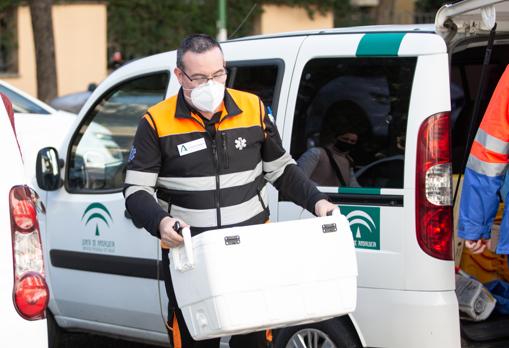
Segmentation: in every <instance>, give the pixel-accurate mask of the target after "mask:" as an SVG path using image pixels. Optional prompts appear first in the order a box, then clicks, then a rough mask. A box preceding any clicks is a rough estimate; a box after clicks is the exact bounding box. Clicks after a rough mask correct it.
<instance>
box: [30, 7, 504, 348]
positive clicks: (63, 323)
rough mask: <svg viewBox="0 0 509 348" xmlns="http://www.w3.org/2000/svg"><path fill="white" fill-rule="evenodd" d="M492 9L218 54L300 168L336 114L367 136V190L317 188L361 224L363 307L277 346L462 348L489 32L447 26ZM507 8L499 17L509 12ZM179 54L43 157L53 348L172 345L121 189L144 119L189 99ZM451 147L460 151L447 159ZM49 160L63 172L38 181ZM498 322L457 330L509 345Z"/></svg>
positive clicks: (278, 212)
mask: <svg viewBox="0 0 509 348" xmlns="http://www.w3.org/2000/svg"><path fill="white" fill-rule="evenodd" d="M496 2H498V1H493V0H491V1H488V0H484V1H468V0H466V1H463V2H460V3H457V4H456V5H454V6H451V7H447V9H445V10H444V11H445V12H443V13H444V17H441V18H443V19H442V20H441V21H440V22H439V23H438V24H439V25H440V26H439V27H440V33H441V35H439V34H437V30H436V29H435V27H434V26H432V25H407V26H372V27H356V28H344V29H330V30H316V31H307V32H299V33H288V34H279V35H270V36H257V37H248V38H244V39H237V40H232V41H227V42H224V43H222V47H223V50H224V53H225V57H226V60H227V64H228V71H229V74H228V81H227V84H228V86H229V87H232V88H236V89H240V90H246V91H251V92H253V93H256V94H257V95H259V96H260V97H261V98H262V99H263V101H264V103H265V104H266V105H267V106H270V107H271V108H272V111H273V115H274V117H275V119H276V124H277V126H278V128H279V131H280V133H281V136H282V139H283V144H284V146H285V147H286V149H288V151H290V153H291V154H292V155H293V156H294V157H295V158H299V157H300V156H301V155H302V153H304V152H305V151H306V150H307V148H308V147H310V146H318V145H320V144H319V143H317V142H319V141H320V133H321V132H322V131H323V129H322V119H323V115H324V114H325V113H326V111H327V109H328V108H329V107H330V106H331V105H333V104H335V105H337V104H338V103H340V104H341V103H346V104H355V105H357V107H360V108H361V109H362V110H363V112H362V113H359V115H358V117H356V118H355V122H354V123H355V124H356V125H357V126H358V132H359V139H360V140H359V143H358V146H357V148H356V149H355V150H354V151H352V152H351V156H352V158H353V159H354V163H355V170H356V179H357V181H358V183H359V184H360V187H340V188H338V187H329V186H320V188H321V190H323V191H324V192H327V193H329V195H330V197H331V199H332V200H333V201H334V202H336V203H337V204H338V205H339V206H340V209H341V211H342V213H343V214H344V215H346V216H347V217H348V219H349V221H350V226H351V228H352V231H353V235H354V239H355V243H356V248H357V258H358V266H359V277H358V303H357V309H356V311H355V312H354V313H353V314H352V315H350V316H346V317H341V318H336V319H332V320H329V321H326V322H323V323H320V324H314V325H305V326H302V327H293V328H285V329H281V330H279V331H278V332H276V334H275V342H274V343H275V346H276V347H278V348H279V347H286V346H292V344H293V343H295V344H296V346H305V347H321V346H330V347H447V348H449V347H460V345H461V339H462V338H460V320H459V315H458V303H457V299H456V296H455V292H454V289H455V283H454V261H453V230H452V207H451V202H452V197H451V191H452V189H451V186H452V185H451V181H452V180H451V169H452V168H454V169H456V168H457V167H459V166H457V164H458V163H460V162H461V157H462V156H461V154H462V151H463V150H464V147H465V145H464V144H465V139H464V138H465V133H466V130H465V126H463V124H464V123H465V121H468V120H469V119H470V116H471V109H472V106H473V104H474V98H475V91H476V87H477V85H478V83H479V75H480V71H481V65H482V62H483V56H484V51H485V47H486V44H487V33H488V31H487V30H484V29H483V26H482V25H481V20H480V18H481V16H480V13H479V12H478V11H477V12H474V13H467V14H466V17H463V19H457V18H449V17H450V14H452V13H455V12H458V13H461V12H462V11H465V8H469V9H472V6H473V5H475V6H477V7H479V6H485V5H488V4H490V3H496ZM500 5H501V10H502V12H499V14H500V13H503V10H504V8H506V9H507V8H508V7H507V6H506V4H504V3H503V4H500ZM497 6H498V5H497ZM500 16H501V17H502V18H503V16H502V15H500ZM444 20H446V21H444ZM444 22H445V23H446V25H445V27H444V26H442V24H443V23H444ZM498 28H499V30H500V34H499V35H498V36H497V39H496V41H495V48H494V51H493V56H492V59H491V63H490V65H489V66H488V73H489V79H488V81H489V82H488V87H487V89H486V90H485V91H484V94H485V96H486V97H485V98H484V99H483V103H484V106H485V104H486V103H487V101H488V100H489V96H490V95H491V91H492V90H493V88H494V86H495V84H496V81H498V77H499V76H500V74H501V73H502V71H503V70H504V68H505V66H506V65H507V63H508V62H509V58H508V57H509V40H508V37H507V36H505V35H506V34H505V33H504V30H505V32H506V33H507V32H509V28H507V27H504V25H503V23H502V22H500V23H499V25H498ZM444 38H445V39H444ZM175 58H176V56H175V51H172V52H167V53H162V54H158V55H154V56H151V57H147V58H144V59H140V60H138V61H135V62H132V63H130V64H128V65H127V66H124V67H122V68H120V69H118V70H116V71H115V72H114V73H113V74H112V75H110V76H109V77H108V78H107V79H106V80H105V81H104V82H103V83H101V84H100V85H99V86H98V87H97V89H96V90H95V91H94V93H93V95H92V96H91V98H90V99H89V100H88V101H87V103H86V104H85V106H84V107H83V109H82V110H81V112H80V114H79V117H78V118H79V123H77V124H76V127H75V129H74V130H73V132H72V134H69V137H68V139H67V141H65V142H64V144H63V146H62V147H61V148H59V149H57V150H58V151H57V150H55V149H51V148H46V149H43V150H42V151H41V152H40V155H39V160H38V163H37V168H38V177H37V178H38V182H39V186H40V187H41V188H42V190H41V192H42V196H43V199H44V201H45V202H46V204H47V207H48V213H47V216H46V217H47V218H46V221H45V224H44V246H45V251H46V255H45V256H46V260H47V261H48V273H49V280H50V290H51V293H52V298H51V301H50V304H49V308H50V311H51V314H52V315H50V316H49V319H50V320H49V325H50V326H51V330H50V332H51V335H50V337H49V340H50V344H52V346H53V347H58V342H59V340H60V339H61V337H62V334H64V332H66V331H67V332H70V331H75V330H76V331H89V332H94V333H98V334H104V335H113V336H119V337H123V338H125V339H129V340H137V341H143V342H148V343H155V344H160V345H166V344H167V335H166V330H165V328H164V316H165V314H166V313H165V312H166V308H167V307H166V294H165V290H164V284H163V282H162V281H161V279H160V274H161V272H160V271H161V270H160V253H159V250H160V249H159V243H158V241H157V240H156V239H154V238H153V237H152V236H150V235H149V234H148V233H146V232H145V231H143V230H141V229H139V228H137V227H136V226H134V225H133V223H132V221H131V220H130V218H129V215H128V214H127V213H126V211H125V207H124V198H123V195H122V192H121V191H122V185H123V181H124V175H125V166H126V162H127V158H128V155H129V150H130V146H131V143H132V140H133V136H134V133H135V130H136V127H137V125H138V121H139V119H140V117H141V116H142V115H143V114H144V112H145V110H146V108H147V107H148V106H150V105H152V104H155V103H157V102H159V101H161V100H163V99H164V98H166V97H169V96H171V95H173V94H175V93H177V91H178V89H179V85H178V81H177V79H176V78H175V77H174V76H173V75H172V71H173V69H174V65H175ZM451 90H453V93H452V95H453V106H454V109H453V110H452V113H451V92H450V91H451ZM451 115H452V117H451ZM451 127H452V140H450V139H451V138H450V136H449V135H450V130H451ZM451 145H452V149H453V154H454V155H456V153H458V154H460V155H459V156H453V157H452V160H451V156H450V147H451ZM57 152H58V155H57ZM53 157H55V158H60V160H59V161H58V163H57V162H56V161H51V158H53ZM43 161H49V162H52V163H53V168H49V169H48V170H43V168H41V166H40V164H41V163H42V162H43ZM451 162H452V165H451ZM318 184H319V183H318ZM270 210H271V219H272V220H276V221H283V220H291V219H299V218H302V217H305V216H309V215H310V214H309V213H308V212H306V211H304V210H303V209H301V208H299V207H297V206H296V205H294V204H292V203H289V202H288V201H286V200H285V197H282V196H281V195H278V193H277V191H276V190H274V189H271V191H270ZM331 267H334V265H331ZM302 276H303V277H306V275H305V274H302ZM496 320H497V322H495V323H494V325H490V321H487V322H483V323H478V325H476V323H474V324H472V323H470V324H468V325H463V323H462V325H461V327H462V330H463V335H462V337H463V339H464V341H465V342H467V341H468V342H470V343H471V342H474V341H476V340H477V341H479V340H487V339H491V338H497V339H498V340H499V341H502V342H509V333H508V331H507V330H505V332H501V331H500V330H498V331H497V329H496V325H495V324H497V323H498V324H500V321H502V323H503V322H504V321H505V322H507V320H509V318H497V319H496ZM491 324H493V323H491ZM502 327H504V326H502ZM505 327H507V326H505ZM298 342H300V343H298ZM299 344H300V345H299Z"/></svg>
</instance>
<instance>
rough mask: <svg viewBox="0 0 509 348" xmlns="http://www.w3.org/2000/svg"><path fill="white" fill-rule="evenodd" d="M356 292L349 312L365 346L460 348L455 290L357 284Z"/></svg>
mask: <svg viewBox="0 0 509 348" xmlns="http://www.w3.org/2000/svg"><path fill="white" fill-rule="evenodd" d="M357 294H358V297H357V309H356V310H355V312H354V313H353V315H352V316H353V318H354V320H355V321H356V324H357V325H356V326H357V328H358V330H359V332H358V333H359V336H361V341H362V342H363V343H365V344H366V346H367V347H391V348H397V347H405V348H407V347H412V348H419V347H434V348H438V347H444V348H445V347H446V348H460V346H461V341H460V326H459V325H460V324H459V313H458V301H457V299H456V294H455V292H454V291H436V292H431V291H427V292H419V291H399V290H384V289H368V288H358V293H357Z"/></svg>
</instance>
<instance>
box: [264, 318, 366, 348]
mask: <svg viewBox="0 0 509 348" xmlns="http://www.w3.org/2000/svg"><path fill="white" fill-rule="evenodd" d="M295 347H299V348H322V347H327V348H360V347H362V345H361V343H360V342H359V339H358V337H357V334H356V332H355V330H354V328H353V326H352V324H351V323H350V322H349V320H348V319H347V318H346V317H342V318H335V319H331V320H327V321H323V322H320V323H315V324H305V325H299V326H294V327H288V328H284V329H280V330H278V333H277V335H276V337H275V340H274V348H295Z"/></svg>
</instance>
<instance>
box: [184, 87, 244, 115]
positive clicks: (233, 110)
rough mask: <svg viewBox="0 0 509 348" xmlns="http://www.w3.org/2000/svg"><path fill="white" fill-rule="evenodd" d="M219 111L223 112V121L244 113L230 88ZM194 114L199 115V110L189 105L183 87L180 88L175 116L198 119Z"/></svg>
mask: <svg viewBox="0 0 509 348" xmlns="http://www.w3.org/2000/svg"><path fill="white" fill-rule="evenodd" d="M218 111H220V112H221V118H220V120H221V121H222V120H223V119H225V118H227V117H232V116H236V115H239V114H240V113H242V110H241V109H240V108H239V106H238V105H237V103H235V100H233V97H232V96H231V94H230V93H229V92H228V88H227V89H226V90H225V92H224V99H223V103H222V104H221V107H220V109H219V110H218ZM193 114H194V115H196V116H197V115H198V114H199V111H197V110H195V109H194V108H193V107H191V105H189V103H188V102H187V101H186V99H185V97H184V92H183V90H182V88H180V89H179V92H178V95H177V108H176V110H175V117H176V118H189V119H196V117H193Z"/></svg>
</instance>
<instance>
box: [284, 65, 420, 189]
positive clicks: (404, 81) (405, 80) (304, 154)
mask: <svg viewBox="0 0 509 348" xmlns="http://www.w3.org/2000/svg"><path fill="white" fill-rule="evenodd" d="M415 65H416V58H414V57H409V58H401V57H387V58H385V57H384V58H379V57H373V58H372V57H369V58H368V57H367V58H317V59H313V60H310V61H309V62H308V63H307V64H306V66H305V67H304V70H303V73H302V76H301V80H300V86H299V92H298V99H297V103H296V107H295V115H294V125H293V132H292V145H291V154H292V156H293V157H294V158H296V159H298V164H299V166H300V167H301V168H302V169H303V170H304V172H305V173H306V174H307V175H308V176H309V177H310V178H311V179H312V180H313V181H314V182H315V183H316V184H317V185H319V186H335V187H338V186H350V187H372V188H403V172H404V170H403V169H404V154H405V141H406V128H407V118H408V108H409V103H410V92H411V86H412V81H413V76H414V71H415Z"/></svg>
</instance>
